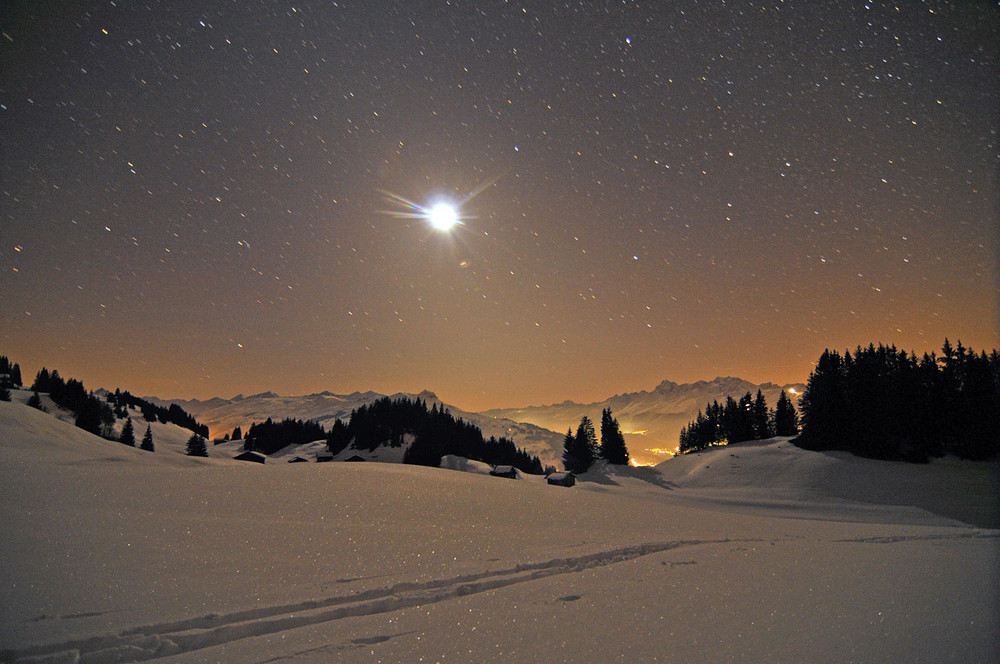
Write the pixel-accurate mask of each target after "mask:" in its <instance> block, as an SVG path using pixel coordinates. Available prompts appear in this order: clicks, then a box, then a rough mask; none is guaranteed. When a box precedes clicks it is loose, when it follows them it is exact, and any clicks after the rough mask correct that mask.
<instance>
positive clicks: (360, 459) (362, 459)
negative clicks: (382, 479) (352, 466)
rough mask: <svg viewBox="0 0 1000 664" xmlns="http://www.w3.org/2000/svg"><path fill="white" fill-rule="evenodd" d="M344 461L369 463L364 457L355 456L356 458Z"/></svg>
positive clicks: (351, 457)
mask: <svg viewBox="0 0 1000 664" xmlns="http://www.w3.org/2000/svg"><path fill="white" fill-rule="evenodd" d="M344 461H352V462H358V461H367V459H365V458H364V457H363V456H360V455H358V454H355V455H354V456H350V457H347V458H346V459H344Z"/></svg>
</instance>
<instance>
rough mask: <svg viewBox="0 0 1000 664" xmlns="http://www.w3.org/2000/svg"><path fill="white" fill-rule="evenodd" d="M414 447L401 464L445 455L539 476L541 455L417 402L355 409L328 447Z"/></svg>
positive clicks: (435, 462) (386, 401) (381, 402)
mask: <svg viewBox="0 0 1000 664" xmlns="http://www.w3.org/2000/svg"><path fill="white" fill-rule="evenodd" d="M407 440H409V441H411V442H410V446H409V447H408V448H407V449H406V452H404V454H403V463H412V464H418V465H423V466H435V467H436V466H440V465H441V457H443V456H444V455H446V454H453V455H456V456H461V457H465V458H467V459H474V460H476V461H482V462H484V463H488V464H490V465H493V466H497V465H510V466H514V467H515V468H518V469H520V470H521V471H523V472H525V473H531V474H541V472H542V463H541V461H540V460H539V458H538V457H537V456H533V455H531V454H529V453H528V452H525V451H524V450H522V449H520V448H518V447H517V446H516V445H514V443H513V441H511V440H509V439H507V438H503V437H501V438H497V437H495V436H490V437H489V438H485V437H484V436H483V432H482V430H480V428H479V427H477V426H476V425H475V424H472V423H470V422H466V421H465V420H463V419H461V418H456V417H455V416H453V415H452V414H451V413H449V412H448V410H447V409H446V408H444V407H443V406H442V407H438V405H437V404H433V405H432V406H431V408H428V407H427V402H426V401H424V400H422V399H420V398H419V397H418V398H417V399H415V400H411V399H409V398H407V397H398V398H395V399H393V398H391V397H382V398H380V399H377V400H375V401H373V402H372V403H370V404H366V405H363V406H360V407H358V408H356V409H354V410H353V411H352V412H351V416H350V418H349V419H348V421H347V422H346V423H345V422H343V421H341V420H339V419H338V420H336V421H335V422H334V424H333V427H332V428H331V430H330V433H329V435H328V437H327V447H328V448H329V450H330V452H331V453H333V454H337V453H339V452H341V451H343V450H345V449H347V447H348V446H350V447H352V448H353V449H357V450H368V451H371V450H374V449H375V448H376V447H378V446H380V445H389V446H390V447H401V446H402V445H404V444H405V443H406V442H407Z"/></svg>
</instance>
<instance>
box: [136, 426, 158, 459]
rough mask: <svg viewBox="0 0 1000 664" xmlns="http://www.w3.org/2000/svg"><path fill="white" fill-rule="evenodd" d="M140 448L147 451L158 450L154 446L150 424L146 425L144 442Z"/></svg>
mask: <svg viewBox="0 0 1000 664" xmlns="http://www.w3.org/2000/svg"><path fill="white" fill-rule="evenodd" d="M139 449H142V450H146V451H147V452H155V451H156V450H155V448H154V447H153V431H152V429H150V427H149V425H148V424H147V425H146V433H145V434H143V436H142V443H141V444H140V445H139Z"/></svg>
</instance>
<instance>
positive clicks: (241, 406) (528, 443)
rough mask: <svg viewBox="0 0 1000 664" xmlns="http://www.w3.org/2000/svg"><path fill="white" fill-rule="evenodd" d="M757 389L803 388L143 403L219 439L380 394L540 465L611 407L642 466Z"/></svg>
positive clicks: (711, 384) (772, 395) (326, 418)
mask: <svg viewBox="0 0 1000 664" xmlns="http://www.w3.org/2000/svg"><path fill="white" fill-rule="evenodd" d="M758 389H760V390H761V391H762V392H763V394H764V397H765V398H766V399H767V403H768V406H770V407H771V408H773V407H774V405H775V404H776V403H777V400H778V394H779V393H780V392H781V390H782V389H784V390H785V391H786V392H788V393H789V396H790V397H791V398H792V401H793V403H796V404H797V402H798V396H799V395H801V393H802V392H803V391H804V390H805V385H804V384H802V383H791V384H787V385H777V384H775V383H760V384H757V383H752V382H750V381H747V380H743V379H742V378H734V377H731V376H726V377H718V378H715V379H713V380H710V381H697V382H694V383H675V382H673V381H669V380H664V381H662V382H661V383H660V384H659V385H657V386H656V387H655V388H653V389H652V390H643V391H639V392H625V393H622V394H616V395H614V396H612V397H609V398H607V399H605V400H603V401H597V402H593V403H588V404H581V403H576V402H573V401H564V402H562V403H558V404H551V405H543V406H526V407H523V408H497V409H492V410H487V411H484V412H480V413H471V412H467V411H463V410H461V409H460V408H456V407H454V406H451V405H449V404H446V403H444V402H442V401H441V400H440V399H439V398H438V397H437V395H436V394H434V393H433V392H430V391H427V390H425V391H423V392H420V393H419V394H409V393H402V392H400V393H396V394H392V395H383V394H380V393H378V392H372V391H367V392H353V393H351V394H335V393H333V392H329V391H323V392H318V393H315V394H306V395H301V396H281V395H278V394H275V393H274V392H261V393H259V394H254V395H250V396H244V395H242V394H238V395H236V396H235V397H232V398H231V399H224V398H221V397H214V398H212V399H208V400H198V399H191V400H177V399H172V400H164V399H158V398H156V397H145V398H146V399H147V400H149V401H151V402H153V403H160V404H170V403H176V404H177V405H179V406H180V407H181V408H183V409H184V410H185V411H187V412H189V413H191V414H192V415H194V416H195V417H196V418H197V419H198V421H199V422H202V423H204V424H207V425H208V427H209V429H210V430H211V433H212V435H213V436H216V437H221V436H223V435H224V434H227V433H230V432H232V430H233V429H234V428H235V427H237V426H239V427H242V428H243V430H244V431H246V430H247V428H248V427H249V426H250V425H251V424H253V423H254V422H264V421H265V420H267V419H268V418H272V419H275V420H281V419H285V418H295V419H300V420H313V421H315V422H318V423H319V424H321V425H323V427H324V428H326V429H330V427H332V426H333V423H334V421H335V420H337V419H340V420H344V421H346V420H347V419H348V418H349V417H350V415H351V411H353V410H355V409H356V408H358V407H360V406H363V405H365V404H369V403H371V402H373V401H375V400H377V399H380V398H382V397H383V396H390V397H393V398H396V397H407V398H410V399H416V398H420V399H422V400H424V401H426V402H427V404H428V405H429V406H430V405H433V404H438V407H442V406H443V407H445V408H447V409H448V410H449V411H450V412H451V413H452V414H453V415H454V416H456V417H460V418H462V419H464V420H466V421H467V422H471V423H474V424H476V425H477V426H478V427H479V428H480V429H482V431H483V434H484V435H486V436H487V437H489V436H497V437H501V436H503V437H506V438H509V439H511V440H512V441H514V443H515V444H516V445H517V446H518V447H520V448H522V449H524V450H525V451H527V452H530V453H531V454H535V455H538V457H539V458H540V459H541V460H542V463H543V464H554V465H561V462H560V458H561V455H562V441H563V436H564V435H565V433H566V430H567V429H569V428H572V429H574V430H575V429H576V426H577V424H579V422H580V418H581V417H582V416H584V415H587V416H588V417H590V418H591V419H592V420H594V421H595V422H600V418H601V411H602V410H603V409H604V408H611V410H612V412H613V413H614V415H615V417H616V418H617V419H618V422H619V423H620V424H621V427H622V431H623V433H624V434H625V439H626V442H627V443H628V447H629V452H630V454H631V456H632V458H633V459H634V460H635V461H637V462H639V463H656V462H659V461H662V460H664V459H665V458H667V456H668V455H669V451H670V450H674V449H676V447H677V439H678V435H679V433H680V430H681V427H683V426H684V425H686V424H687V423H688V422H690V421H691V420H693V419H694V418H695V416H696V415H697V413H698V411H699V410H702V409H704V408H705V404H706V403H709V402H711V401H713V400H718V401H720V402H722V401H724V400H725V398H726V396H732V397H733V398H735V399H739V398H740V397H741V396H743V395H744V394H745V393H747V392H750V393H751V394H754V395H755V394H756V393H757V390H758Z"/></svg>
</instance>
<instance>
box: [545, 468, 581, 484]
mask: <svg viewBox="0 0 1000 664" xmlns="http://www.w3.org/2000/svg"><path fill="white" fill-rule="evenodd" d="M545 480H546V481H547V482H548V483H549V484H553V485H555V486H573V485H574V484H576V475H574V474H573V473H571V472H568V471H567V472H563V473H552V474H550V475H549V476H548V477H546V478H545Z"/></svg>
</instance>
